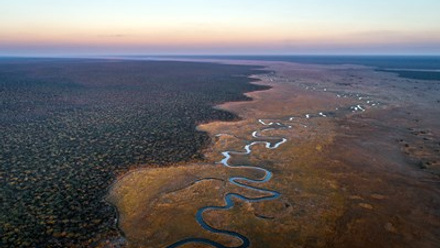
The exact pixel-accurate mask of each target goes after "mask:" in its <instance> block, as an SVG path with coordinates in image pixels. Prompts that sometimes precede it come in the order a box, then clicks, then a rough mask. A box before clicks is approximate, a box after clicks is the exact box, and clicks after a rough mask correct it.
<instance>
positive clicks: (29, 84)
mask: <svg viewBox="0 0 440 248" xmlns="http://www.w3.org/2000/svg"><path fill="white" fill-rule="evenodd" d="M0 64H1V66H0V99H1V102H0V130H1V132H0V135H1V142H0V182H1V191H0V198H1V205H0V208H1V209H0V233H1V234H2V235H1V240H0V242H1V243H0V244H1V245H0V246H2V247H48V246H50V247H65V246H69V247H72V246H99V245H100V244H102V243H103V242H105V240H107V239H109V238H112V237H113V238H112V239H113V240H115V239H117V237H118V232H117V228H116V223H115V219H116V211H115V210H114V209H113V207H112V206H110V205H109V204H108V203H106V202H105V201H104V200H103V197H104V196H105V194H106V190H107V188H108V186H109V185H110V184H111V183H112V182H113V181H114V179H115V178H116V177H117V175H120V174H123V173H125V172H126V171H128V170H129V169H132V168H133V167H135V168H136V167H142V166H144V165H153V164H154V165H159V166H160V165H167V164H172V163H177V162H181V161H193V160H200V159H202V153H201V152H200V150H201V148H203V147H204V146H206V145H207V144H208V142H209V137H208V136H207V135H206V134H205V133H204V132H200V131H196V129H195V127H196V126H197V125H198V124H200V123H205V122H208V121H212V120H234V119H236V118H237V117H236V115H234V114H231V113H229V112H226V111H222V110H218V109H214V108H212V106H214V105H216V104H219V103H222V102H226V101H243V100H249V98H247V97H246V96H244V95H243V93H244V92H248V91H255V90H262V89H267V87H265V86H257V85H253V84H250V83H249V81H250V80H249V78H248V76H249V75H251V74H255V73H258V72H257V71H255V69H257V67H251V66H236V65H234V66H232V65H220V64H209V63H184V62H151V61H116V60H115V61H111V60H54V59H52V60H27V59H22V60H2V61H0Z"/></svg>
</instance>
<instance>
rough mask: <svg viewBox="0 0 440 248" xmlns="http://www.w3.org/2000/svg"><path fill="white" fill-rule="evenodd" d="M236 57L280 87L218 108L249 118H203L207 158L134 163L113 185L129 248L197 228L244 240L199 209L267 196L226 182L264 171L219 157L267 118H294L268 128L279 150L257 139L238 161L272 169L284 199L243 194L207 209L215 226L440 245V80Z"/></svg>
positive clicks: (275, 239)
mask: <svg viewBox="0 0 440 248" xmlns="http://www.w3.org/2000/svg"><path fill="white" fill-rule="evenodd" d="M234 63H246V64H258V65H264V66H266V67H267V69H268V70H270V71H272V72H273V73H270V74H266V75H259V76H255V77H256V78H258V79H259V80H261V81H260V82H258V83H259V84H265V85H271V86H272V89H270V90H267V91H261V92H252V93H248V95H249V96H251V97H252V98H253V99H254V101H252V102H233V103H226V104H223V105H221V106H218V107H219V108H222V109H226V110H229V111H232V112H234V113H237V114H238V115H240V116H241V118H242V120H241V121H238V122H213V123H209V124H204V125H201V126H199V127H198V128H199V129H201V130H204V131H206V132H208V133H209V135H210V136H211V137H212V140H213V142H212V144H211V146H210V147H208V148H207V149H206V151H205V157H206V161H204V162H203V164H189V165H176V166H172V167H168V168H154V169H153V168H152V169H143V170H138V171H134V172H131V173H129V174H127V175H126V176H124V177H123V178H121V179H120V180H119V181H118V182H117V183H116V184H115V185H114V186H113V187H112V189H111V191H110V193H109V196H108V200H109V201H110V202H112V203H113V204H114V205H116V206H117V208H118V211H119V213H120V220H119V221H120V222H119V223H120V228H121V230H122V231H123V232H124V233H125V236H126V238H127V240H128V244H129V246H130V247H164V246H167V245H170V244H172V243H174V242H177V241H179V240H181V239H184V238H188V237H201V238H208V239H210V240H213V241H216V242H219V243H222V244H224V245H225V246H236V245H239V244H240V240H237V239H236V238H233V237H231V236H227V235H219V234H213V233H211V232H208V231H206V230H204V229H203V228H202V227H200V225H199V224H198V223H197V222H196V220H195V218H194V216H195V213H196V212H197V209H199V208H201V207H203V206H207V205H219V206H220V205H223V204H224V203H223V197H224V195H225V194H226V193H228V192H234V193H240V194H243V195H246V196H250V197H252V196H254V197H258V196H260V195H259V194H260V193H258V192H255V191H251V190H247V189H244V188H240V187H237V186H236V185H233V184H231V183H229V182H228V180H227V179H228V178H229V177H231V176H236V175H239V176H246V177H254V178H255V177H261V175H258V173H257V172H256V171H252V170H246V169H233V170H231V169H228V168H225V167H224V166H222V165H220V164H218V163H217V164H216V162H218V161H220V160H221V159H222V158H223V157H222V155H221V152H222V151H225V150H240V149H242V147H243V146H244V145H246V144H248V143H250V141H252V140H255V138H253V137H252V132H253V131H254V130H258V129H261V128H263V126H262V124H261V122H259V121H258V120H259V119H263V120H265V121H266V122H280V123H283V124H286V125H291V126H292V128H290V129H276V130H273V131H267V132H265V135H272V136H282V137H285V138H287V140H288V141H287V142H286V143H285V144H283V145H281V146H280V147H279V148H278V149H275V150H271V149H265V148H264V146H262V145H261V146H255V147H254V148H253V153H252V154H251V155H249V156H234V157H232V159H231V163H233V164H251V165H259V166H261V167H263V168H265V169H268V170H270V171H272V172H273V178H272V179H271V180H270V181H269V182H267V183H265V184H264V185H263V186H264V188H266V189H271V190H275V191H277V192H279V193H281V197H279V198H278V199H276V200H272V201H265V202H257V203H248V202H244V201H240V200H237V201H236V202H235V206H234V208H233V209H231V210H229V211H209V212H207V213H205V215H204V218H205V220H206V222H207V223H209V224H210V225H211V226H214V227H216V228H218V229H226V230H232V231H235V232H239V233H241V234H243V235H245V236H246V237H248V238H249V239H250V242H251V247H436V245H437V244H438V243H440V240H439V238H438V237H439V236H440V219H439V215H440V213H439V211H438V209H440V183H439V182H440V178H439V171H440V170H439V169H440V166H439V163H440V161H439V152H438V151H439V150H438V149H439V148H440V145H439V144H438V140H439V137H440V130H439V129H440V128H439V126H440V125H438V124H439V119H438V116H439V114H440V113H438V112H439V111H438V109H439V108H438V104H439V103H438V102H437V101H438V99H436V97H437V96H438V93H439V88H440V86H438V85H439V84H438V82H437V83H432V82H418V81H414V80H409V79H403V78H398V77H396V76H395V75H393V74H389V73H377V72H374V71H372V70H371V69H368V68H364V67H360V66H349V65H344V66H318V65H299V64H293V63H286V62H243V61H242V62H234ZM292 117H293V118H292ZM217 134H228V135H222V136H216V135H217ZM259 186H261V185H259ZM198 246H199V247H204V246H203V245H198ZM198 246H197V245H194V244H189V245H186V246H185V247H198Z"/></svg>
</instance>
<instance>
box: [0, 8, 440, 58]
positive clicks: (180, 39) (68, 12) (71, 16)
mask: <svg viewBox="0 0 440 248" xmlns="http://www.w3.org/2000/svg"><path fill="white" fill-rule="evenodd" d="M0 6H1V10H0V14H1V15H0V30H1V31H0V56H38V57H40V56H48V57H65V56H74V57H81V56H102V55H140V54H145V55H146V56H157V55H224V54H228V55H440V26H439V25H438V23H440V16H439V15H438V13H437V12H438V11H437V10H438V9H440V2H438V1H434V0H421V1H417V2H413V1H397V0H390V1H387V2H383V1H379V0H374V1H369V2H353V1H348V0H331V1H324V0H313V1H307V2H300V3H295V2H292V1H288V0H277V1H271V2H268V1H250V0H243V1H240V2H237V1H232V0H225V1H221V2H212V1H209V2H208V1H202V0H188V1H185V2H182V1H177V0H164V1H160V2H156V1H155V2H151V1H139V0H127V1H124V2H118V1H104V0H97V1H93V2H89V1H85V0H78V1H75V2H71V1H55V0H34V1H32V0H23V1H8V2H6V1H2V2H1V3H0Z"/></svg>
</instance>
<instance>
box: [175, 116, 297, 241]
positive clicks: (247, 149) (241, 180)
mask: <svg viewBox="0 0 440 248" xmlns="http://www.w3.org/2000/svg"><path fill="white" fill-rule="evenodd" d="M258 121H259V123H261V124H262V125H264V126H265V128H262V129H259V130H256V131H254V132H253V133H252V137H253V138H257V139H260V140H258V141H253V142H251V143H249V144H247V145H246V146H244V148H243V150H244V151H224V152H222V155H223V159H222V160H221V161H220V162H219V163H221V164H222V165H223V166H226V167H228V168H247V169H253V170H259V171H262V172H263V173H264V176H263V177H262V178H259V179H250V178H246V177H230V178H228V181H229V182H230V183H232V184H234V185H237V186H239V187H243V188H246V189H250V190H255V191H258V192H260V193H264V194H265V195H266V196H262V197H255V198H251V197H246V196H244V195H241V194H237V193H227V194H226V195H225V197H224V201H225V205H224V206H206V207H202V208H200V209H199V210H198V211H197V213H196V220H197V222H198V223H199V224H200V225H201V226H202V227H203V228H204V229H205V230H207V231H209V232H213V233H217V234H225V235H229V236H232V237H234V238H237V239H239V240H241V244H240V245H239V246H235V247H234V248H246V247H249V245H250V241H249V238H247V237H246V236H244V235H242V234H240V233H238V232H234V231H229V230H221V229H217V228H214V227H212V226H210V225H209V224H208V223H206V221H205V220H204V219H203V213H204V212H206V211H209V210H229V209H231V208H232V207H234V201H233V199H234V198H236V199H240V200H243V201H246V202H261V201H268V200H274V199H277V198H278V197H279V196H280V193H279V192H277V191H274V190H269V189H264V188H260V187H255V186H250V185H248V184H246V183H265V182H268V181H269V180H270V179H271V178H272V172H271V171H269V170H267V169H265V168H262V167H257V166H249V165H232V164H230V163H229V160H230V159H231V156H232V155H249V154H251V152H252V147H253V146H255V145H258V144H264V145H265V147H266V148H267V149H276V148H278V147H280V146H281V145H282V144H284V143H285V142H287V139H286V138H285V137H277V136H262V135H260V133H261V132H264V131H268V130H273V129H285V128H291V126H288V125H284V124H281V123H279V122H276V123H275V122H269V123H266V122H264V121H263V120H262V119H260V120H258ZM273 140H277V142H275V143H273V142H271V141H273ZM188 243H203V244H208V245H211V246H213V247H218V248H231V247H227V246H224V245H222V244H220V243H217V242H215V241H212V240H209V239H204V238H187V239H184V240H180V241H178V242H176V243H174V244H172V245H170V246H168V248H174V247H179V246H182V245H184V244H188Z"/></svg>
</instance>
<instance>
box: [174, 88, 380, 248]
mask: <svg viewBox="0 0 440 248" xmlns="http://www.w3.org/2000/svg"><path fill="white" fill-rule="evenodd" d="M338 96H339V95H338ZM344 97H346V96H345V95H344ZM356 98H358V100H363V97H360V96H359V95H356ZM366 99H367V100H366V102H360V103H359V104H357V105H354V106H349V107H344V108H336V111H333V112H319V113H317V114H305V115H301V116H298V115H296V116H291V117H288V118H287V119H283V120H279V119H278V121H277V120H274V121H269V120H267V119H265V120H266V121H265V120H263V119H259V120H258V122H259V123H260V124H261V125H263V126H264V127H263V128H260V129H258V130H255V131H253V132H252V137H253V138H254V139H257V140H255V141H252V142H250V143H249V144H247V145H245V146H244V147H243V150H244V151H233V150H229V151H224V152H222V155H223V159H222V160H221V161H220V162H219V163H221V164H222V165H223V166H225V167H228V168H247V169H253V170H258V171H262V172H263V173H264V176H263V177H262V178H259V179H250V178H246V177H230V178H228V181H229V182H230V183H232V184H234V185H236V186H239V187H242V188H246V189H250V190H254V191H258V192H260V193H263V194H265V196H262V197H254V198H252V197H247V196H244V195H241V194H238V193H227V194H226V195H225V197H224V202H225V205H224V206H205V207H202V208H200V209H199V210H198V211H197V213H196V221H197V222H198V223H199V224H200V226H202V227H203V228H204V229H205V230H207V231H209V232H212V233H217V234H224V235H228V236H232V237H234V238H236V239H239V240H241V244H240V245H238V246H233V247H229V246H224V245H222V244H220V243H218V242H215V241H213V240H210V239H205V238H193V237H190V238H186V239H183V240H180V241H178V242H176V243H174V244H172V245H170V246H168V248H175V247H179V246H182V245H185V244H189V243H202V244H207V245H210V246H213V247H217V248H247V247H249V246H250V240H249V238H248V237H246V236H244V235H242V234H240V233H238V232H234V231H229V230H222V229H217V228H215V227H212V226H210V225H209V224H208V223H206V221H205V220H204V218H203V214H204V212H206V211H210V210H229V209H231V208H232V207H234V201H233V199H234V198H236V199H239V200H242V201H245V202H262V201H269V200H275V199H277V198H279V197H280V195H281V194H280V193H279V192H277V191H275V190H269V189H265V188H261V187H255V186H250V185H248V184H246V183H260V184H261V183H265V182H268V181H269V180H270V179H271V178H272V172H271V171H269V170H268V169H265V168H262V167H257V166H250V165H232V164H230V163H229V160H230V159H231V156H232V155H249V154H251V152H252V147H253V146H255V145H258V144H264V146H265V147H266V148H267V149H276V148H278V147H280V146H281V145H282V144H284V143H285V142H287V138H285V137H279V136H263V135H261V133H262V132H264V131H269V130H274V129H290V128H292V126H291V125H297V126H299V127H302V128H307V127H308V125H306V124H304V123H303V122H302V121H301V120H307V119H311V118H327V117H335V116H336V115H345V114H347V113H356V112H358V111H359V112H364V111H365V107H363V106H367V107H374V106H376V105H377V103H376V102H373V101H371V100H368V97H367V98H366ZM282 122H286V123H289V124H291V125H286V124H283V123H282ZM221 135H227V134H218V135H217V136H221ZM274 140H275V141H277V142H275V143H274V142H273V141H274ZM271 141H272V142H271Z"/></svg>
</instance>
